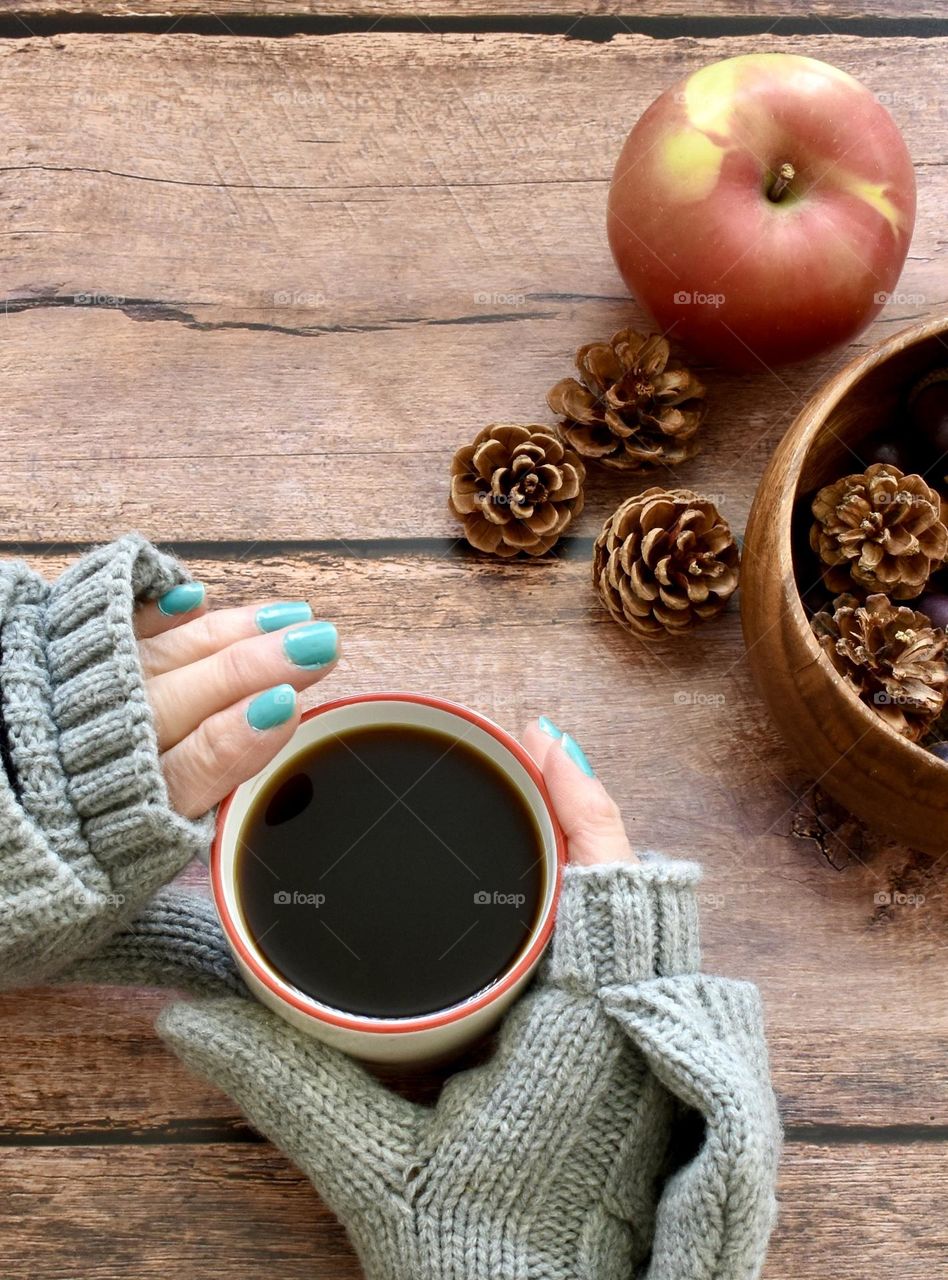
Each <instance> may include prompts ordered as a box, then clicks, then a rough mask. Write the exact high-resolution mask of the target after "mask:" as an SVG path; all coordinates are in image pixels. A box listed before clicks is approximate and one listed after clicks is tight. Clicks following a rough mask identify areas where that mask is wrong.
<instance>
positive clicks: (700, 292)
mask: <svg viewBox="0 0 948 1280" xmlns="http://www.w3.org/2000/svg"><path fill="white" fill-rule="evenodd" d="M914 223H915V178H914V174H913V172H912V161H911V159H910V157H909V154H908V151H907V150H906V147H905V143H904V142H903V140H902V136H901V134H900V133H899V131H898V129H897V128H896V126H895V123H894V121H893V120H892V117H891V116H890V115H889V113H888V111H886V109H885V107H883V106H882V104H881V103H880V102H878V101H877V100H876V99H875V98H874V97H873V96H872V94H871V93H870V92H869V90H868V89H866V88H864V87H863V86H862V85H861V84H859V82H858V81H856V80H854V79H853V78H852V76H850V75H847V74H846V72H845V71H840V70H838V69H837V68H836V67H831V66H829V65H828V64H827V63H825V62H818V61H817V60H816V59H815V58H802V57H798V56H796V55H795V54H786V53H760V54H748V55H746V56H744V57H740V58H727V59H725V60H724V61H723V62H715V63H712V64H711V65H710V66H707V67H702V68H701V70H699V71H695V72H694V73H693V74H692V75H690V76H688V77H687V78H686V79H685V80H682V81H680V83H678V84H677V85H675V86H674V87H673V88H671V89H669V90H668V91H667V92H666V93H663V94H662V96H661V97H660V98H658V99H657V100H656V101H655V102H653V103H652V105H651V106H650V107H649V108H648V110H647V111H646V112H645V114H644V115H643V116H642V117H641V119H640V120H639V122H638V123H637V124H636V126H635V128H634V129H633V130H632V132H631V133H630V134H629V136H628V138H627V139H626V143H625V146H624V147H623V149H622V154H621V155H620V156H619V161H618V163H617V165H616V169H615V173H614V174H613V178H612V187H611V189H610V192H609V211H608V230H609V244H610V245H611V247H612V253H613V256H614V258H615V260H616V264H617V266H618V268H619V270H620V272H621V273H622V278H623V279H624V280H625V282H626V284H627V285H628V287H629V289H630V290H631V291H632V292H633V293H634V294H635V296H636V297H637V298H638V300H639V301H640V302H641V304H642V305H643V306H644V307H645V308H646V310H648V311H649V312H650V313H651V315H652V317H653V318H654V320H655V321H656V323H657V324H658V325H659V326H660V327H661V329H662V330H663V331H666V332H668V333H669V335H670V336H671V337H672V338H674V339H675V340H679V341H681V342H682V343H684V344H685V345H686V346H688V347H689V348H690V349H691V350H692V351H694V352H696V353H697V354H699V355H701V356H703V357H706V358H708V359H710V360H712V361H716V362H718V363H720V364H726V365H730V366H736V367H743V368H756V369H760V368H761V367H762V366H763V367H770V366H773V365H776V364H783V363H786V362H788V361H792V360H802V359H805V358H807V357H809V356H813V355H816V354H817V353H818V352H820V351H825V350H827V349H829V348H831V347H835V346H837V345H839V344H840V343H843V342H846V341H847V340H848V339H850V338H852V337H853V336H854V335H855V334H857V333H858V332H859V331H860V330H861V329H863V328H864V327H865V326H866V325H867V324H868V323H869V321H870V320H871V319H872V318H873V316H874V315H875V314H876V313H877V312H878V311H879V309H880V308H881V307H882V306H883V304H884V303H885V301H886V299H887V296H888V295H889V294H890V293H891V291H892V289H893V288H894V286H895V284H896V281H897V280H898V278H899V273H900V271H901V270H902V264H903V263H904V261H905V255H906V253H907V252H908V246H909V240H910V239H911V236H912V228H913V226H914Z"/></svg>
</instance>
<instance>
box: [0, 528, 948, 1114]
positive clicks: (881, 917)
mask: <svg viewBox="0 0 948 1280" xmlns="http://www.w3.org/2000/svg"><path fill="white" fill-rule="evenodd" d="M581 551H582V549H581V548H578V549H577V552H578V553H579V552H581ZM30 561H31V563H33V564H36V565H37V566H39V567H42V568H43V569H44V572H46V573H48V574H54V573H55V572H56V571H57V570H58V568H59V567H60V566H62V565H64V564H65V563H66V562H67V557H65V556H64V555H63V554H62V553H59V554H58V555H55V556H31V557H30ZM191 565H192V568H193V569H194V571H195V572H196V573H197V574H199V575H200V576H201V578H202V579H203V580H204V581H206V582H207V583H208V587H209V591H210V595H211V599H212V600H213V601H214V602H215V603H221V604H228V603H234V602H237V601H238V600H252V599H255V598H257V597H266V596H268V595H273V596H277V597H280V596H286V597H290V598H294V597H299V596H303V597H308V598H309V599H311V600H313V602H314V604H315V606H316V608H317V610H318V611H319V612H320V613H324V614H326V615H327V616H329V617H332V618H334V619H335V621H336V622H337V624H338V626H339V628H340V633H341V635H342V638H343V645H344V651H345V652H344V658H343V660H342V662H341V664H340V668H339V669H338V671H337V672H336V673H335V674H334V675H333V677H332V679H331V681H329V682H327V683H326V684H325V685H322V686H318V687H317V689H316V690H315V691H314V692H313V693H311V694H310V695H307V696H308V699H309V700H310V701H316V700H319V699H322V698H325V697H326V696H331V695H332V694H337V695H338V694H340V693H350V692H361V691H369V690H373V689H380V688H414V689H420V690H425V691H428V692H431V693H434V694H438V695H440V696H444V697H449V698H454V699H456V700H458V701H461V702H464V703H467V704H469V705H471V706H473V707H475V708H477V709H478V710H481V711H483V712H485V713H487V714H489V715H491V716H493V717H494V718H495V719H497V720H498V721H500V722H501V723H503V724H505V725H509V726H511V727H512V728H517V727H519V726H521V725H523V724H524V723H526V721H527V720H528V719H529V718H530V717H531V716H534V715H537V714H539V713H541V712H544V711H545V712H548V713H550V714H551V715H552V716H553V717H554V718H555V719H556V720H558V721H559V722H560V723H563V724H566V725H569V726H570V727H571V728H572V729H573V730H575V732H576V734H577V737H578V738H579V739H580V740H581V741H582V742H583V744H584V745H585V747H586V748H587V749H588V751H589V754H590V756H591V758H592V759H593V761H594V762H595V764H596V767H597V769H598V770H599V772H600V773H601V776H602V777H603V778H604V780H605V781H606V783H607V785H608V786H609V788H610V789H611V790H612V791H613V792H614V793H615V795H616V797H617V798H618V799H619V801H620V803H621V804H622V805H623V808H624V810H625V812H626V814H627V815H628V819H629V827H630V831H631V832H632V836H633V839H634V840H635V841H636V843H638V844H639V845H640V846H649V845H651V846H656V847H659V848H662V849H666V850H668V851H670V852H674V853H678V854H681V855H683V856H686V857H688V856H698V857H699V858H701V859H702V860H703V861H704V863H705V867H706V875H705V881H704V884H703V886H702V897H703V907H704V912H703V915H704V938H705V953H706V958H707V963H708V965H709V966H710V967H712V968H714V969H717V970H719V971H722V972H727V973H732V974H738V975H743V976H747V977H750V978H753V979H754V980H756V981H758V982H759V983H760V984H761V986H762V988H763V991H764V996H765V999H766V1001H767V1006H768V1014H769V1024H770V1029H771V1033H772V1036H773V1040H774V1050H775V1052H774V1058H775V1068H776V1073H777V1082H778V1087H779V1089H780V1093H781V1098H782V1100H783V1103H784V1109H785V1112H786V1116H787V1119H788V1122H790V1123H794V1124H802V1125H807V1124H816V1123H836V1124H842V1123H846V1122H848V1121H851V1122H853V1123H858V1124H876V1125H883V1126H885V1125H889V1124H892V1123H913V1124H920V1125H927V1124H931V1123H933V1122H935V1123H938V1122H943V1121H944V1120H945V1119H946V1111H948V1108H946V1105H945V1104H946V1101H948V1092H946V1070H945V1067H944V1065H943V1064H944V1062H945V1061H946V1060H948V1053H946V1050H948V1001H946V999H945V984H944V981H943V972H944V942H943V939H944V932H945V925H946V920H948V901H946V894H945V891H944V887H943V879H942V877H941V875H940V869H939V868H938V867H937V865H936V863H935V860H934V859H931V858H925V857H923V856H922V855H914V854H911V853H908V852H907V851H906V850H904V849H890V850H888V851H887V850H885V849H881V848H880V849H879V850H878V851H873V850H871V849H870V850H865V849H859V848H853V849H852V852H851V857H850V860H849V862H848V864H847V865H845V866H844V867H843V868H842V869H838V868H837V866H834V865H833V864H832V863H831V861H830V860H829V859H828V858H827V857H824V856H823V854H822V853H821V851H820V848H819V846H818V845H817V844H816V843H814V842H813V841H809V840H801V839H798V838H796V837H795V836H794V834H793V820H794V815H795V814H796V813H797V811H798V810H799V808H800V802H799V800H798V798H797V797H798V796H799V795H801V794H804V793H805V784H804V783H803V780H802V779H801V778H800V776H799V774H798V773H797V772H796V771H795V769H794V768H793V766H792V765H790V764H789V762H788V761H787V760H786V758H785V755H784V752H783V750H782V748H781V746H780V743H779V741H778V739H777V737H776V735H775V733H774V732H773V730H772V729H771V727H770V725H769V722H768V721H767V719H766V717H765V715H764V713H763V711H762V709H761V707H760V705H759V703H758V701H757V699H756V697H755V695H754V694H753V691H752V689H751V687H750V684H749V681H748V676H747V671H746V666H745V664H744V663H743V662H741V661H740V659H739V656H738V655H739V652H740V640H739V635H738V623H737V617H736V612H735V611H733V610H732V612H731V613H730V614H729V616H728V617H727V618H726V619H725V620H724V621H723V622H721V623H720V624H718V625H717V626H715V627H709V628H706V629H705V630H704V631H698V632H696V633H694V634H693V635H691V636H689V637H686V638H685V639H684V640H683V641H680V642H679V643H674V642H672V643H669V644H665V645H654V644H650V645H648V646H647V647H643V646H641V645H639V644H636V643H635V642H634V641H633V640H631V639H630V638H629V637H627V636H626V635H625V633H623V632H621V631H620V630H619V629H618V628H617V627H615V626H614V625H613V624H612V623H611V622H610V621H609V620H608V618H607V617H606V615H605V613H604V612H603V611H601V610H600V609H599V608H598V606H597V604H596V601H595V598H594V596H593V593H592V589H591V587H590V584H589V581H588V570H587V564H586V556H585V554H577V558H576V559H567V560H563V561H554V562H552V563H549V564H526V565H495V564H489V563H488V564H485V563H482V562H480V561H478V560H476V559H475V558H473V557H470V556H465V555H460V554H454V555H447V556H438V555H437V554H432V553H423V554H418V555H415V556H405V555H404V554H402V555H394V554H392V555H388V554H385V555H382V556H381V558H372V559H357V558H353V557H351V556H347V555H339V554H336V555H334V554H330V553H318V552H311V553H305V554H304V553H302V552H299V551H297V552H296V553H295V554H293V555H283V556H278V555H274V554H269V555H267V554H264V555H261V554H260V553H259V552H254V551H252V550H251V551H250V552H249V554H248V555H247V556H245V557H244V558H242V559H226V560H209V559H200V558H198V559H194V558H192V559H191ZM699 815H700V816H699ZM848 843H849V844H850V845H854V844H855V841H854V840H853V839H852V838H851V837H850V838H849V840H848ZM190 878H191V879H192V880H193V881H194V882H195V883H197V884H200V882H201V879H202V874H201V873H200V871H199V870H198V869H195V870H194V871H193V872H192V873H191V876H190ZM899 895H903V896H904V899H905V900H904V901H901V900H900V897H899ZM97 1000H98V997H96V996H95V995H93V994H91V993H89V994H82V993H78V992H71V993H69V994H68V995H67V994H64V993H59V994H50V995H49V996H45V997H43V998H42V1000H41V1002H40V1003H39V1005H37V1006H35V1007H34V1005H33V1004H32V1003H31V1002H30V1001H27V1000H25V999H21V998H20V997H16V996H8V997H6V998H5V999H4V1000H3V1001H2V1002H0V1010H2V1011H3V1013H4V1016H5V1021H4V1024H3V1025H4V1026H5V1028H6V1030H7V1036H6V1037H5V1038H6V1039H7V1042H8V1047H7V1053H8V1054H9V1053H11V1052H13V1053H15V1054H16V1056H17V1061H18V1073H17V1079H18V1080H20V1079H24V1080H26V1081H30V1082H31V1084H30V1087H29V1088H27V1089H25V1090H24V1091H23V1093H22V1096H21V1099H20V1101H15V1102H14V1104H13V1111H12V1113H11V1112H8V1114H6V1115H5V1116H4V1117H3V1124H4V1125H6V1126H7V1127H8V1128H9V1127H13V1128H16V1127H17V1126H18V1125H21V1124H22V1125H26V1126H29V1127H31V1128H36V1127H42V1125H43V1123H44V1121H43V1113H44V1111H45V1110H46V1109H47V1108H49V1107H52V1108H53V1110H52V1111H50V1112H49V1113H48V1118H49V1122H50V1123H51V1124H53V1126H55V1124H58V1123H62V1124H66V1125H69V1126H79V1127H81V1126H83V1125H85V1126H91V1127H93V1128H96V1127H99V1126H100V1124H101V1122H102V1120H103V1117H104V1116H107V1115H108V1114H110V1111H111V1108H112V1107H113V1106H115V1107H118V1108H119V1114H120V1116H121V1122H122V1123H123V1124H128V1123H133V1122H134V1118H135V1116H136V1115H137V1114H139V1116H140V1123H142V1124H152V1125H153V1124H159V1123H163V1122H165V1121H166V1120H167V1119H168V1118H169V1117H171V1116H173V1115H174V1114H175V1113H177V1114H180V1115H184V1116H190V1117H193V1116H198V1115H201V1114H203V1108H202V1105H201V1104H200V1103H199V1102H196V1101H195V1099H196V1098H197V1099H205V1098H206V1097H207V1092H206V1091H203V1092H198V1093H197V1095H195V1093H194V1089H193V1087H192V1086H189V1085H183V1084H182V1075H181V1073H180V1071H179V1070H178V1069H176V1068H175V1069H169V1067H168V1064H167V1063H166V1062H165V1061H164V1059H163V1057H162V1055H161V1052H160V1049H159V1047H158V1046H157V1044H155V1043H153V1041H152V1038H151V1032H150V1019H151V1015H152V1014H153V1012H154V1010H155V1008H156V1007H157V1003H158V997H154V996H149V997H147V998H146V997H143V1000H144V1004H143V1005H142V1007H141V1008H140V1009H139V1007H138V1006H137V1005H136V1004H135V1003H134V1002H132V1005H131V1009H130V1011H129V1012H128V1013H127V1014H126V1013H123V1012H122V1010H123V1009H124V1008H125V1006H126V1004H127V1003H128V998H127V997H125V996H122V995H120V994H116V993H113V994H112V995H110V996H109V997H108V998H107V1002H106V1004H107V1008H108V1010H109V1015H108V1017H107V1018H106V1019H105V1021H104V1024H102V1025H100V1026H99V1029H98V1030H96V1025H97V1023H98V1021H99V1013H98V1004H97ZM44 1011H48V1013H47V1012H44ZM76 1034H78V1035H81V1037H82V1041H81V1043H82V1044H83V1045H84V1046H86V1045H88V1046H90V1047H89V1053H91V1058H90V1059H87V1058H86V1050H85V1049H84V1052H83V1054H81V1055H77V1054H76V1052H75V1043H76V1042H75V1040H74V1038H73V1037H74V1035H76ZM143 1040H144V1042H146V1043H147V1044H148V1046H149V1048H148V1053H147V1069H146V1072H145V1075H144V1077H143V1078H142V1079H141V1080H139V1079H136V1078H135V1075H134V1074H133V1075H132V1076H131V1077H130V1076H128V1075H127V1074H126V1072H125V1071H124V1070H123V1071H122V1072H120V1073H118V1078H119V1079H121V1080H122V1081H125V1080H128V1081H129V1086H130V1093H129V1095H128V1097H127V1098H125V1099H124V1100H123V1099H122V1098H121V1096H120V1095H119V1096H116V1087H115V1084H114V1078H115V1077H113V1076H108V1077H106V1078H104V1079H100V1080H99V1082H98V1084H97V1083H96V1079H95V1077H96V1073H97V1072H99V1071H100V1069H101V1065H102V1063H103V1062H107V1061H108V1060H109V1057H110V1055H113V1054H114V1057H115V1060H116V1061H118V1060H121V1061H123V1062H126V1063H129V1065H131V1064H132V1062H133V1061H134V1058H135V1055H136V1054H137V1053H139V1052H144V1050H143V1049H142V1042H143ZM11 1045H12V1046H13V1047H12V1048H11ZM53 1062H58V1063H60V1065H61V1068H62V1072H61V1081H60V1083H59V1084H58V1085H57V1086H56V1088H55V1089H54V1090H53V1092H52V1094H51V1095H46V1094H44V1093H43V1092H42V1091H43V1082H44V1080H49V1078H50V1074H52V1076H53V1078H55V1076H56V1073H55V1072H52V1073H51V1072H50V1064H51V1063H53ZM31 1064H32V1065H31ZM24 1072H25V1076H24V1075H23V1073H24ZM77 1073H78V1075H79V1077H80V1078H81V1079H82V1082H83V1084H82V1087H81V1088H79V1087H76V1086H75V1085H74V1081H75V1080H76V1078H77ZM143 1097H145V1098H148V1097H152V1098H153V1099H154V1100H155V1102H154V1106H150V1107H148V1108H146V1111H145V1112H144V1113H140V1107H141V1102H142V1098H143ZM21 1102H22V1109H21ZM214 1114H220V1112H219V1111H217V1110H215V1112H214Z"/></svg>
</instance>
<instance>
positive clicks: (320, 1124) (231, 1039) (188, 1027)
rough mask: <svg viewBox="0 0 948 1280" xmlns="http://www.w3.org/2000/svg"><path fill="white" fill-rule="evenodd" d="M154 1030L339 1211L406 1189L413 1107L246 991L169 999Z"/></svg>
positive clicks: (415, 1119)
mask: <svg viewBox="0 0 948 1280" xmlns="http://www.w3.org/2000/svg"><path fill="white" fill-rule="evenodd" d="M157 1025H158V1032H159V1034H160V1035H161V1037H162V1039H163V1040H164V1041H165V1042H166V1044H168V1045H169V1046H170V1048H171V1049H173V1050H174V1052H175V1053H176V1054H177V1055H178V1057H179V1058H180V1059H181V1060H182V1061H183V1062H184V1063H185V1065H186V1066H188V1067H189V1068H191V1070H193V1071H195V1072H197V1073H198V1074H199V1075H202V1076H205V1077H206V1078H207V1079H208V1080H210V1081H211V1082H212V1083H214V1084H216V1085H217V1086H218V1088H220V1089H222V1090H223V1091H224V1092H225V1093H227V1094H229V1096H230V1097H232V1098H233V1099H234V1101H235V1102H236V1103H237V1104H238V1106H239V1107H240V1108H241V1110H242V1111H244V1113H245V1114H246V1116H247V1118H248V1120H249V1121H250V1122H251V1124H252V1125H253V1126H254V1128H256V1129H259V1131H260V1132H261V1133H263V1134H264V1135H265V1136H266V1137H268V1138H270V1139H271V1140H272V1141H273V1142H275V1143H276V1145H277V1146H278V1147H280V1148H281V1149H282V1150H283V1151H284V1152H286V1154H287V1155H288V1156H289V1157H290V1159H291V1160H293V1161H294V1162H295V1163H296V1164H297V1165H298V1166H299V1167H300V1168H301V1169H302V1170H303V1172H304V1173H305V1174H306V1176H307V1177H308V1178H309V1179H310V1180H311V1181H312V1182H313V1184H314V1186H315V1187H316V1189H317V1191H319V1193H320V1195H321V1196H322V1197H323V1198H324V1199H325V1201H326V1203H327V1204H328V1205H329V1207H330V1208H331V1209H332V1210H333V1212H334V1213H335V1214H336V1215H337V1216H338V1217H340V1218H342V1219H343V1221H345V1220H346V1218H347V1217H351V1216H352V1215H354V1214H357V1213H359V1212H360V1211H362V1210H364V1209H366V1208H368V1207H371V1206H372V1205H377V1204H378V1203H379V1200H380V1198H381V1197H383V1196H386V1197H387V1196H390V1195H391V1194H392V1192H393V1191H395V1192H401V1191H403V1189H404V1171H405V1170H406V1169H407V1168H408V1166H409V1165H410V1164H411V1162H412V1160H413V1159H414V1155H413V1152H414V1150H415V1147H416V1141H415V1139H416V1135H417V1133H418V1129H419V1124H420V1120H419V1116H420V1113H421V1108H419V1107H417V1106H415V1105H414V1104H412V1103H409V1102H406V1101H405V1100H404V1099H402V1098H398V1097H396V1096H395V1095H394V1094H392V1093H390V1092H389V1091H388V1090H387V1089H385V1088H383V1086H382V1085H380V1084H379V1083H378V1081H376V1080H375V1079H373V1078H372V1077H371V1076H370V1075H369V1074H368V1072H366V1071H365V1070H364V1068H362V1067H361V1066H359V1065H358V1064H357V1063H355V1062H354V1061H352V1059H351V1058H348V1057H346V1055H345V1054H342V1053H340V1052H339V1051H338V1050H336V1049H330V1048H329V1047H328V1046H326V1045H324V1044H322V1043H320V1042H319V1041H317V1040H314V1039H312V1038H311V1037H309V1036H306V1035H304V1034H303V1033H302V1032H301V1031H298V1030H296V1028H294V1027H291V1026H289V1025H288V1024H287V1023H286V1022H284V1021H283V1019H282V1018H278V1017H277V1016H276V1015H275V1014H272V1013H270V1012H269V1010H267V1009H264V1008H263V1007H262V1005H259V1004H257V1003H256V1001H253V1000H245V999H240V998H234V997H230V998H226V999H220V1000H199V1001H195V1002H193V1003H191V1002H187V1003H178V1004H173V1005H171V1006H170V1007H169V1008H168V1009H166V1010H164V1012H163V1013H162V1014H161V1015H160V1017H159V1019H158V1024H157Z"/></svg>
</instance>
